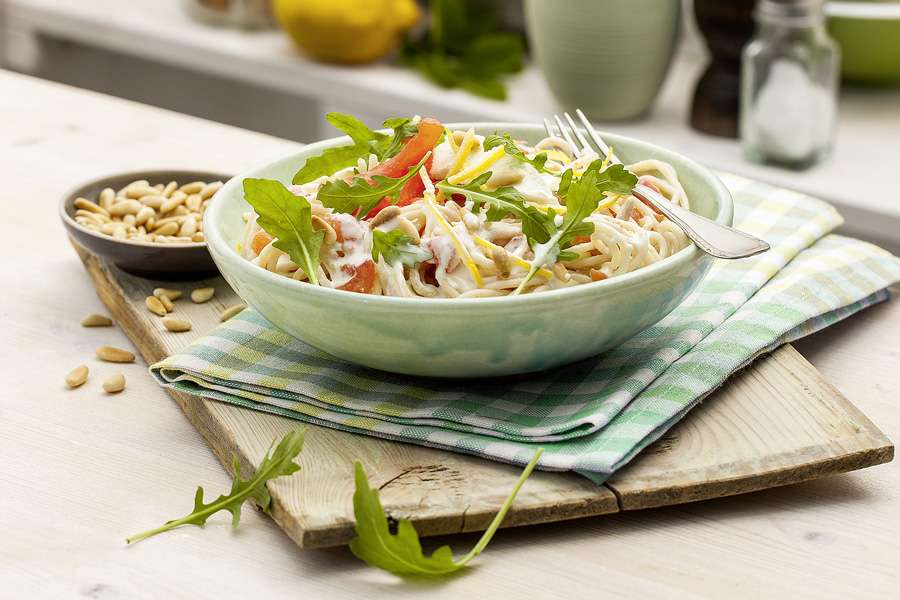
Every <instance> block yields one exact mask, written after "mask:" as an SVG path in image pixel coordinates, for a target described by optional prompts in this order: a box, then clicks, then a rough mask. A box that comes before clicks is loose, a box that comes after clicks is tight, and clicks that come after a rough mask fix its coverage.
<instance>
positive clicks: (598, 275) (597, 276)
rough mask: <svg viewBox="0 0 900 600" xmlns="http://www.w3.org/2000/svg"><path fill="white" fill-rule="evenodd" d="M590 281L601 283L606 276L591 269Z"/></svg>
mask: <svg viewBox="0 0 900 600" xmlns="http://www.w3.org/2000/svg"><path fill="white" fill-rule="evenodd" d="M590 272H591V281H603V280H604V279H606V274H605V273H604V272H603V271H598V270H597V269H591V271H590Z"/></svg>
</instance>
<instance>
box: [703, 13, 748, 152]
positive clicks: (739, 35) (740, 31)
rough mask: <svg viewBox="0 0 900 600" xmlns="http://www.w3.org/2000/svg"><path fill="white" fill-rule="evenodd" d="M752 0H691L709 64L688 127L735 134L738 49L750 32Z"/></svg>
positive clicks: (723, 135) (738, 77) (738, 89)
mask: <svg viewBox="0 0 900 600" xmlns="http://www.w3.org/2000/svg"><path fill="white" fill-rule="evenodd" d="M754 4H755V0H727V1H726V2H723V1H722V0H694V17H695V19H696V20H697V27H698V28H699V29H700V33H701V34H702V35H703V38H704V40H705V41H706V46H707V48H708V49H709V54H710V63H709V65H708V66H707V68H706V71H704V73H703V75H702V76H701V77H700V80H699V81H698V82H697V87H696V88H695V89H694V99H693V102H692V103H691V127H693V128H694V129H697V130H698V131H702V132H704V133H709V134H712V135H717V136H721V137H729V138H736V137H737V136H738V105H739V104H740V93H741V50H742V49H743V47H744V45H745V44H746V43H747V42H748V41H749V40H750V37H751V36H752V35H753V6H754Z"/></svg>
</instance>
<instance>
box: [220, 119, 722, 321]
mask: <svg viewBox="0 0 900 600" xmlns="http://www.w3.org/2000/svg"><path fill="white" fill-rule="evenodd" d="M444 126H445V127H448V128H458V129H468V128H475V129H476V130H485V129H501V128H503V127H511V128H518V129H533V130H535V131H543V126H542V125H538V124H536V123H525V122H501V121H472V122H468V121H467V122H455V123H445V124H444ZM599 133H600V135H601V136H603V137H604V138H610V139H613V140H620V141H625V142H634V143H637V144H638V145H640V146H643V147H645V148H647V149H648V150H650V151H653V152H655V151H659V152H661V153H663V154H674V155H676V156H677V157H678V158H679V159H680V160H681V161H683V162H684V163H686V164H687V166H689V167H690V168H691V169H694V170H696V171H698V172H700V173H701V174H703V175H705V176H708V179H709V180H710V182H711V184H712V188H713V190H714V192H716V197H717V202H718V214H716V216H715V219H714V220H715V221H716V222H718V223H722V224H723V225H727V224H729V223H730V222H731V219H732V217H733V211H734V203H733V199H732V197H731V193H730V192H729V191H728V188H727V187H725V184H724V183H722V181H721V180H720V179H719V178H718V177H717V176H716V175H715V174H714V173H713V172H712V171H710V170H709V169H708V168H706V167H704V166H702V165H700V164H699V163H697V162H696V161H694V160H692V159H690V158H688V157H686V156H684V155H683V154H679V153H677V152H675V151H673V150H667V149H665V148H663V147H661V146H658V145H656V144H652V143H650V142H644V141H642V140H638V139H635V138H632V137H628V136H623V135H617V134H613V133H609V132H606V131H600V132H599ZM350 143H352V140H351V139H350V137H349V136H346V135H344V136H336V137H333V138H328V139H324V140H320V141H317V142H314V143H311V144H306V145H304V146H303V147H302V148H300V150H298V151H297V152H294V153H293V154H290V155H287V156H283V157H281V158H280V159H278V160H276V161H269V162H267V163H265V164H261V165H258V166H256V167H254V168H252V169H248V170H246V171H244V172H242V173H239V174H237V175H235V176H234V177H233V178H231V179H230V180H229V181H228V182H226V184H225V185H224V186H222V189H221V190H220V192H219V193H222V194H223V196H225V195H227V194H229V193H232V190H231V188H235V187H238V186H240V185H242V182H243V180H244V179H245V178H247V177H252V176H259V171H262V170H264V169H266V168H268V167H270V166H272V165H273V164H275V163H280V162H282V161H286V160H289V159H291V158H297V159H299V158H301V156H299V155H301V154H302V155H309V153H310V152H316V151H321V150H325V149H326V148H330V147H333V146H340V145H348V144H350ZM222 206H223V203H221V202H218V203H210V205H209V207H208V208H207V210H206V213H205V214H204V217H203V218H204V221H209V223H204V226H203V231H204V233H206V241H207V244H208V246H209V249H210V254H212V256H213V260H214V261H215V262H216V263H217V265H218V262H219V260H223V261H227V262H229V265H231V264H233V265H234V266H235V267H236V268H237V269H239V270H240V271H241V272H242V273H246V274H247V275H248V276H250V277H251V278H262V279H264V280H266V281H271V282H272V283H274V284H276V285H287V286H288V287H289V288H290V289H295V290H297V291H298V292H300V293H303V294H307V295H310V296H312V297H316V298H320V299H322V300H344V301H346V302H349V303H351V304H369V305H375V304H377V305H382V306H384V307H403V308H406V309H412V308H417V309H421V308H426V307H434V308H445V307H449V306H457V307H466V306H467V307H473V306H480V307H488V306H491V305H493V306H495V307H496V306H517V307H518V306H522V305H525V306H527V305H542V304H548V303H558V302H559V301H560V300H561V299H563V298H566V299H575V298H580V297H584V296H589V295H593V294H602V293H604V292H612V291H614V290H620V289H624V288H628V287H632V286H635V285H640V284H642V283H644V282H645V281H648V280H650V279H653V276H654V275H660V274H664V273H665V272H668V271H675V270H677V269H678V268H679V267H681V266H684V265H687V264H690V263H692V262H699V259H701V258H703V256H705V255H704V253H703V252H701V250H700V249H699V248H697V246H696V245H695V244H693V243H691V244H689V245H688V246H687V247H685V248H682V249H681V250H679V251H678V252H676V253H675V254H673V255H672V256H669V257H666V258H664V259H663V260H661V261H659V262H656V263H654V264H652V265H648V266H646V267H642V268H640V269H637V270H635V271H631V272H630V273H625V274H624V275H619V276H617V277H611V278H609V279H604V280H602V281H592V282H590V283H584V284H581V285H573V286H571V287H566V288H560V289H556V290H548V291H546V292H541V293H538V294H522V295H519V296H495V297H488V298H405V297H401V296H382V295H373V294H360V293H357V292H349V291H346V290H338V289H333V288H329V287H324V286H319V285H310V284H308V283H306V282H303V281H297V280H294V279H291V278H289V277H285V276H283V275H279V274H277V273H272V272H271V271H268V270H266V269H262V268H260V267H258V266H257V265H254V264H253V263H251V262H250V261H249V260H247V259H245V258H243V257H242V256H241V255H240V254H238V252H237V250H236V249H235V248H233V247H232V246H231V245H229V244H228V243H227V242H226V241H225V239H224V236H223V235H222V233H221V231H220V230H219V228H218V227H217V222H218V216H219V213H220V212H221V210H222ZM219 270H220V271H221V272H222V273H223V275H224V274H225V271H224V270H223V269H222V268H221V267H220V269H219Z"/></svg>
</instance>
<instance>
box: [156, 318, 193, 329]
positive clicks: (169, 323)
mask: <svg viewBox="0 0 900 600" xmlns="http://www.w3.org/2000/svg"><path fill="white" fill-rule="evenodd" d="M162 322H163V325H165V327H166V329H168V330H169V331H171V332H172V333H180V332H182V331H190V330H191V322H190V321H185V320H184V319H176V318H174V317H163V320H162Z"/></svg>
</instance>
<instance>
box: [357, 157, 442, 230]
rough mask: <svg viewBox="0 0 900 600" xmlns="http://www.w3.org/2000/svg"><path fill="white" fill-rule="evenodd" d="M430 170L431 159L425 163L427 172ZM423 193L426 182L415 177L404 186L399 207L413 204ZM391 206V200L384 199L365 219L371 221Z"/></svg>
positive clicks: (398, 202)
mask: <svg viewBox="0 0 900 600" xmlns="http://www.w3.org/2000/svg"><path fill="white" fill-rule="evenodd" d="M430 169H431V158H429V159H428V160H426V161H425V170H426V171H428V170H430ZM423 192H425V182H424V181H422V178H421V177H413V178H412V179H410V180H409V181H407V182H406V183H404V184H403V188H401V190H400V196H399V200H398V201H397V206H406V205H407V204H412V203H413V202H415V201H416V200H418V199H419V198H421V197H422V194H423ZM391 204H392V202H391V199H390V198H388V197H384V198H382V199H381V201H380V202H379V203H378V204H376V205H375V207H374V208H372V210H370V211H369V212H367V213H366V216H365V218H366V219H371V218H372V217H374V216H375V215H377V214H378V213H380V212H381V211H382V210H384V209H385V208H387V207H388V206H390V205H391Z"/></svg>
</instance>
